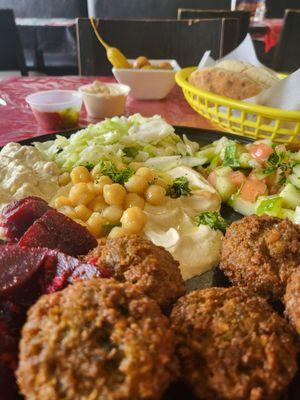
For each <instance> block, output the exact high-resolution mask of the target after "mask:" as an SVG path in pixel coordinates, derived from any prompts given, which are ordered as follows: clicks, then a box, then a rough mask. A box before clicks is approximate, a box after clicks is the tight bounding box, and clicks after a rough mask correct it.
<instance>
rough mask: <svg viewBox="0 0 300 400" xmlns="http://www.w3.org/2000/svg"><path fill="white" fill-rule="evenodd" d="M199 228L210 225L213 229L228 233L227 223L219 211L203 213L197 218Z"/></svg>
mask: <svg viewBox="0 0 300 400" xmlns="http://www.w3.org/2000/svg"><path fill="white" fill-rule="evenodd" d="M196 221H197V226H199V225H208V226H209V227H210V228H211V229H214V230H217V229H219V230H220V231H222V232H225V231H226V228H227V222H226V221H225V219H224V218H223V217H221V215H220V214H219V213H218V212H217V211H205V212H201V213H200V214H198V215H197V217H196Z"/></svg>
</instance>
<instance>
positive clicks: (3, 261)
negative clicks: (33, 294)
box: [0, 245, 45, 297]
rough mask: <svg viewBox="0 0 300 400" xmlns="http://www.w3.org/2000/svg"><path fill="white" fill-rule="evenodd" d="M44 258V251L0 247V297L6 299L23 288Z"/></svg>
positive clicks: (14, 246)
mask: <svg viewBox="0 0 300 400" xmlns="http://www.w3.org/2000/svg"><path fill="white" fill-rule="evenodd" d="M44 258H45V250H44V251H36V249H25V248H22V247H19V246H17V245H3V246H0V296H1V297H7V296H8V295H11V294H12V293H14V292H15V291H16V290H17V289H18V288H20V287H22V286H24V285H25V284H26V282H27V281H29V280H30V279H31V277H32V276H33V275H34V274H35V273H36V271H37V270H38V269H39V268H40V267H41V265H42V264H43V261H44Z"/></svg>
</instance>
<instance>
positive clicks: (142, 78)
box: [112, 60, 180, 100]
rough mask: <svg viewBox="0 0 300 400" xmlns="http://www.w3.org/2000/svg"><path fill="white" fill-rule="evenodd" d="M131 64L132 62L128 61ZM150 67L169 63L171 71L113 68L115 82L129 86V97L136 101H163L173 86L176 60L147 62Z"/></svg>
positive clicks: (176, 69)
mask: <svg viewBox="0 0 300 400" xmlns="http://www.w3.org/2000/svg"><path fill="white" fill-rule="evenodd" d="M128 61H129V62H130V63H131V64H133V62H134V60H128ZM149 61H150V63H151V64H152V65H159V64H160V63H162V62H165V61H167V62H169V63H170V64H171V66H172V67H173V69H134V68H113V69H112V72H113V74H114V76H115V78H116V80H117V81H118V82H120V83H123V84H125V85H128V86H130V89H131V92H130V96H131V97H133V98H135V99H137V100H161V99H164V98H165V97H166V96H167V95H168V94H169V92H170V91H171V90H172V89H173V87H174V86H175V73H176V72H177V71H179V70H180V66H179V65H178V63H177V61H176V60H149Z"/></svg>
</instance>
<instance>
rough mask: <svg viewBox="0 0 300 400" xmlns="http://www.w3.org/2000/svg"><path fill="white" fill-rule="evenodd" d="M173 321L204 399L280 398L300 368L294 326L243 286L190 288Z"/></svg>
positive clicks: (185, 371) (184, 364)
mask: <svg viewBox="0 0 300 400" xmlns="http://www.w3.org/2000/svg"><path fill="white" fill-rule="evenodd" d="M171 321H172V324H173V328H174V330H175V334H176V336H177V337H178V341H179V345H178V349H177V351H178V356H179V359H180V363H181V372H182V376H183V378H184V380H185V381H186V383H187V384H188V385H190V386H191V387H192V389H193V390H194V392H195V394H196V396H197V397H199V398H201V399H206V400H210V399H220V400H221V399H222V400H225V399H227V400H275V399H278V398H279V397H280V394H281V393H282V392H283V391H284V389H285V388H286V387H287V386H288V384H289V382H290V381H291V379H292V378H293V377H294V375H295V374H296V372H297V362H296V353H297V344H296V339H295V337H294V336H293V331H292V329H291V328H290V326H289V325H288V324H287V322H286V321H285V320H284V319H283V318H281V317H279V315H277V314H276V313H275V312H274V311H273V309H272V308H271V306H270V305H269V304H268V303H267V301H266V300H265V299H263V298H261V297H256V296H255V297H254V296H251V295H249V293H247V292H246V291H244V290H243V289H240V288H238V287H231V288H209V289H204V290H196V291H194V292H191V293H190V294H188V295H186V296H184V297H181V298H180V299H179V300H178V302H177V304H176V305H175V307H174V309H173V311H172V314H171Z"/></svg>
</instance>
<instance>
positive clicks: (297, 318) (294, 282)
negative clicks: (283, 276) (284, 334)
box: [284, 268, 300, 335]
mask: <svg viewBox="0 0 300 400" xmlns="http://www.w3.org/2000/svg"><path fill="white" fill-rule="evenodd" d="M284 304H285V315H286V316H287V317H288V319H289V321H290V322H291V324H292V325H293V326H294V327H295V329H296V331H297V333H298V335H300V268H298V269H297V270H296V271H295V272H294V273H293V274H292V275H291V276H290V279H289V281H288V284H287V287H286V293H285V295H284Z"/></svg>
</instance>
